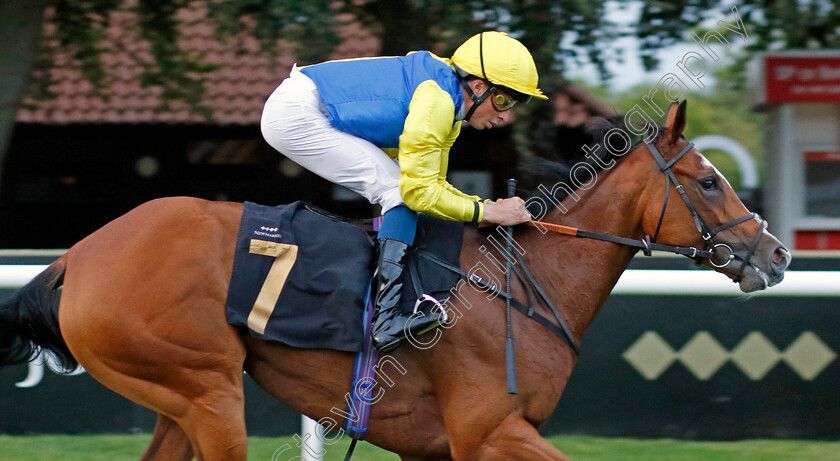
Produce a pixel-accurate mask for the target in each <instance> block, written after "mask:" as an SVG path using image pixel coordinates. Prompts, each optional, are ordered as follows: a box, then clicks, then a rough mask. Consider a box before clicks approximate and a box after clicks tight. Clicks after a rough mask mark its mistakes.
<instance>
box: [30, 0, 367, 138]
mask: <svg viewBox="0 0 840 461" xmlns="http://www.w3.org/2000/svg"><path fill="white" fill-rule="evenodd" d="M130 7H131V0H126V1H125V2H124V3H123V5H122V7H121V8H120V9H119V10H117V11H115V12H113V13H111V14H110V16H109V25H108V27H107V29H106V31H105V40H104V43H103V44H102V46H103V48H104V49H106V50H108V51H107V52H106V53H105V54H104V55H103V56H102V64H103V67H104V69H105V71H106V72H108V73H109V74H110V75H111V78H110V79H109V80H108V82H107V84H106V85H105V88H103V90H102V92H103V93H104V94H106V95H108V96H109V100H108V101H107V102H106V101H104V100H103V99H102V98H100V97H98V96H97V95H96V94H95V93H94V88H93V85H92V84H91V83H90V82H88V81H87V80H86V79H85V78H84V77H83V76H82V73H81V71H80V70H79V69H78V65H74V64H76V63H74V62H73V60H72V59H71V58H70V54H69V52H67V51H66V50H62V49H61V48H60V47H59V45H58V42H57V40H55V39H54V38H53V37H54V35H55V24H53V23H51V22H50V19H51V18H52V16H53V12H52V11H51V10H50V9H48V10H47V13H46V14H47V17H46V19H47V21H46V25H45V27H44V37H45V38H44V39H45V40H47V42H46V43H47V45H48V46H49V47H50V48H51V49H53V50H54V58H53V68H52V69H51V70H50V72H51V73H52V77H53V79H54V82H55V83H54V84H53V85H52V86H51V87H50V90H51V91H52V92H53V93H55V94H56V96H57V97H56V98H55V99H50V100H45V101H36V100H33V99H32V98H26V99H25V100H24V108H22V109H21V110H19V111H18V114H17V119H18V121H20V122H32V123H47V124H66V123H152V122H154V123H160V122H163V123H207V121H206V120H205V119H204V117H203V116H202V115H200V114H198V113H194V112H191V110H190V107H189V105H188V104H187V103H185V102H182V101H173V102H170V103H169V105H168V107H164V106H163V105H162V103H163V100H162V99H161V94H162V92H163V91H162V89H160V88H154V87H152V88H143V87H141V85H140V81H139V80H138V79H137V75H138V74H139V72H140V71H141V65H140V62H143V61H150V60H151V59H152V55H151V53H150V51H149V50H150V45H149V43H148V42H145V41H141V40H137V38H136V37H137V35H136V31H137V27H138V26H137V17H136V15H135V14H134V13H132V12H131V11H130ZM178 18H179V19H180V20H181V21H182V23H181V25H180V31H181V39H180V45H181V47H182V49H184V50H185V51H187V52H189V53H191V54H193V55H195V56H202V57H203V62H206V63H208V64H216V65H219V66H220V67H219V68H218V69H216V70H214V71H212V72H210V73H208V74H205V75H203V77H204V79H205V93H204V98H203V100H202V105H205V106H207V107H210V108H211V110H212V113H213V117H214V119H215V122H214V123H217V124H234V125H254V124H258V123H259V120H260V115H261V114H262V107H263V103H264V102H265V100H266V98H268V96H269V95H270V94H271V92H272V91H273V90H274V88H276V87H277V85H278V84H279V83H280V82H281V81H282V79H283V78H285V77H286V76H288V75H289V71H290V70H291V67H292V64H294V63H295V57H294V56H293V55H292V54H291V53H289V52H283V48H284V47H283V44H282V43H281V44H279V45H278V53H276V54H275V55H274V60H273V62H272V59H271V56H270V55H269V54H268V53H266V52H264V51H262V50H261V49H260V46H259V43H258V42H257V40H256V39H255V38H253V37H251V36H248V35H247V34H240V35H237V36H235V37H231V38H229V39H227V40H226V41H224V42H220V41H218V40H217V39H216V37H215V35H214V34H215V30H214V26H213V24H212V22H211V21H210V20H209V19H208V9H207V4H206V2H205V1H200V0H199V1H194V2H192V3H190V5H189V7H187V8H185V9H182V10H181V11H180V12H179V13H178ZM338 35H339V37H341V38H342V39H343V42H342V44H341V45H340V46H339V47H338V48H337V49H336V50H335V52H334V53H333V55H332V56H331V58H332V59H339V58H345V57H360V56H376V55H377V54H379V50H380V48H381V46H380V43H379V40H378V39H377V38H376V36H374V35H373V34H372V33H371V32H370V31H368V30H366V29H364V28H363V27H361V26H360V25H359V24H357V23H349V24H348V25H346V26H344V27H343V28H342V29H341V30H339V32H338ZM285 48H286V49H288V45H287V46H286V47H285Z"/></svg>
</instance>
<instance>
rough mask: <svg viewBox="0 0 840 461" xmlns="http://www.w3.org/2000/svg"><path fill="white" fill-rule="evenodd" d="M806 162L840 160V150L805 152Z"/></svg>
mask: <svg viewBox="0 0 840 461" xmlns="http://www.w3.org/2000/svg"><path fill="white" fill-rule="evenodd" d="M803 155H804V156H805V161H806V162H840V151H836V150H834V151H829V152H823V151H817V152H814V151H810V152H803Z"/></svg>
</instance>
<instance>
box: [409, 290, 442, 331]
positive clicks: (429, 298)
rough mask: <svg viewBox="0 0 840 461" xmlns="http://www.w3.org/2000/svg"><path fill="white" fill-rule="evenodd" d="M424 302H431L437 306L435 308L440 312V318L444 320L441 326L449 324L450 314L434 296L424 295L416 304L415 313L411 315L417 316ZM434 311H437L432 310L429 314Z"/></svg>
mask: <svg viewBox="0 0 840 461" xmlns="http://www.w3.org/2000/svg"><path fill="white" fill-rule="evenodd" d="M424 302H431V303H432V304H434V305H435V308H436V309H437V310H439V311H440V316H441V318H442V320H441V322H440V323H441V324H444V323H449V313H448V312H447V311H446V308H445V307H443V304H442V303H441V302H440V301H438V300H437V298H435V297H434V296H431V295H429V294H427V293H423V297H421V298H420V299H418V300H417V301H416V302H415V303H414V311H413V312H412V313H411V314H412V315H414V314H416V313H417V311H419V310H420V305H421V304H423V303H424ZM434 311H435V309H432V310H431V311H430V312H429V313H432V312H434Z"/></svg>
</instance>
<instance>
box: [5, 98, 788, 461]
mask: <svg viewBox="0 0 840 461" xmlns="http://www.w3.org/2000/svg"><path fill="white" fill-rule="evenodd" d="M685 123H686V112H685V103H682V104H676V103H674V104H672V105H671V107H670V108H669V112H668V117H667V121H666V124H665V128H662V129H661V130H660V131H659V133H658V135H657V136H656V137H655V138H654V139H652V140H651V141H650V142H648V143H638V144H635V145H632V148H630V146H629V145H628V150H629V152H626V153H623V154H620V155H615V156H614V160H615V164H614V165H611V167H610V168H602V169H601V171H599V172H597V181H594V180H590V181H588V182H586V183H581V185H580V187H579V188H577V189H576V190H575V191H572V192H573V194H570V196H569V197H567V198H565V199H564V200H563V201H562V203H561V204H560V205H561V206H554V207H551V210H550V211H548V210H546V213H545V214H544V216H539V217H538V218H539V219H540V220H541V222H544V223H546V227H547V226H548V225H549V224H552V223H553V224H558V223H560V222H562V223H563V224H564V225H568V226H576V227H577V228H580V229H590V230H596V231H598V232H599V233H603V234H610V235H615V236H620V237H625V238H628V239H632V240H634V241H638V242H642V243H645V242H648V243H645V244H646V245H651V244H653V243H657V242H658V243H661V244H669V245H679V246H680V247H681V248H683V249H686V248H693V249H695V255H696V254H697V250H696V249H697V248H705V249H706V250H709V248H710V247H711V245H715V246H714V247H713V249H712V250H711V251H713V252H715V253H716V254H719V259H721V260H731V261H730V262H731V263H730V264H726V265H725V264H723V263H722V261H717V262H716V261H715V260H714V258H713V259H704V260H702V262H703V264H705V265H709V266H710V267H713V268H715V270H717V271H718V272H721V273H723V274H725V275H726V276H728V277H730V278H732V279H734V280H736V281H737V282H738V283H739V286H740V288H741V290H742V291H744V292H751V291H755V290H760V289H764V288H766V287H768V286H770V285H774V284H776V283H778V282H780V281H781V280H782V278H783V275H784V271H785V269H786V268H787V266H788V264H789V262H790V254H789V252H788V251H787V250H786V249H785V248H784V247H783V246H782V245H781V244H780V243H779V241H778V240H777V239H776V238H775V237H773V236H772V235H771V234H770V233H768V232H767V231H766V230H765V227H764V223H763V221H761V220H760V219H759V218H757V217H755V215H751V214H749V212H748V211H747V209H746V208H745V206H744V205H743V203H741V201H740V200H739V199H738V197H737V195H736V194H735V192H734V191H733V190H732V188H731V187H730V186H729V184H728V183H727V182H726V180H725V179H724V178H723V177H722V176H721V175H720V173H719V172H718V171H717V170H716V169H715V168H714V167H713V166H712V165H711V164H710V163H709V162H708V161H707V160H706V159H705V158H704V157H703V156H702V154H701V153H700V152H698V151H697V150H696V149H694V148H693V147H691V146H690V144H689V143H688V141H687V140H686V139H685V138H684V137H682V131H683V129H684V127H685ZM654 151H655V152H656V154H660V155H661V157H660V158H657V155H656V154H655V153H654ZM599 163H601V164H602V165H601V166H602V167H603V166H604V165H606V164H608V163H609V162H608V161H607V160H605V159H601V160H600V161H599ZM663 173H664V174H663ZM671 175H672V176H673V180H672V178H671ZM557 179H563V178H557ZM566 181H567V182H568V178H566ZM663 182H664V183H665V186H666V187H664V188H663V187H662V186H663ZM677 183H678V184H679V186H677ZM677 194H679V195H680V196H681V197H683V200H679V199H674V200H671V201H668V196H669V195H670V196H674V197H676V195H677ZM683 202H685V204H684V203H683ZM241 213H242V206H241V204H235V203H218V202H209V201H203V200H199V199H192V198H166V199H158V200H154V201H151V202H148V203H146V204H143V205H141V206H139V207H137V208H136V209H134V210H132V211H130V212H129V213H127V214H126V215H124V216H122V217H120V218H118V219H116V220H114V221H112V222H110V223H109V224H107V225H105V226H104V227H102V228H101V229H99V230H98V231H96V232H94V233H93V234H91V235H89V236H88V237H86V238H85V239H83V240H82V241H80V242H78V243H77V244H76V245H74V246H73V247H72V248H70V250H69V251H67V253H66V254H65V255H63V256H62V257H61V258H59V259H58V260H57V261H56V262H54V263H53V264H52V265H50V266H49V267H48V268H47V269H46V270H45V271H44V272H43V273H42V274H41V275H39V276H38V277H36V279H34V280H33V282H31V283H30V284H29V285H27V286H26V287H24V288H23V289H21V290H20V291H19V292H18V293H17V294H16V295H15V296H13V297H12V298H11V300H9V301H7V302H5V303H4V304H3V305H2V306H0V348H2V352H3V354H2V356H0V360H2V362H0V363H10V362H15V361H17V362H22V361H25V360H26V359H27V358H29V357H30V356H31V354H32V352H33V351H37V350H38V349H39V348H44V349H48V350H50V351H52V352H53V353H54V354H56V355H57V356H58V357H59V358H61V359H63V361H64V363H65V365H67V366H73V365H75V363H76V361H77V362H78V363H79V364H81V365H83V366H84V368H85V369H86V370H87V371H88V372H89V373H90V374H91V375H92V376H93V377H94V378H96V379H97V380H99V381H100V382H101V383H103V384H104V385H106V386H107V387H109V388H111V389H113V390H114V391H116V392H118V393H120V394H122V395H124V396H125V397H127V398H129V399H131V400H133V401H135V402H137V403H139V404H141V405H143V406H146V407H148V408H150V409H152V410H154V411H156V412H157V413H158V415H159V416H158V421H157V425H156V428H155V432H154V436H153V438H152V441H151V445H150V446H149V448H148V450H147V452H146V453H145V455H144V456H143V458H142V459H143V460H167V461H172V460H189V459H192V458H193V457H194V456H197V457H198V459H200V460H225V461H232V460H244V459H246V448H247V447H246V443H247V442H246V429H245V415H244V395H243V370H244V371H247V373H248V375H249V376H250V377H251V378H253V379H254V381H256V382H257V383H258V384H259V385H260V386H261V387H262V388H263V389H264V390H265V391H266V392H268V393H269V394H271V395H272V396H274V397H275V398H277V399H278V400H280V401H282V402H284V403H286V404H288V405H289V406H291V407H292V408H294V409H295V410H298V411H300V412H301V413H303V414H305V415H308V416H310V417H311V418H313V419H315V420H319V421H320V422H321V423H322V424H325V425H328V426H331V427H332V429H337V428H338V427H340V426H338V425H340V424H342V423H343V422H344V421H343V419H342V418H341V417H339V416H338V415H337V414H336V412H335V411H332V412H331V410H333V409H335V408H347V407H346V401H345V394H346V393H347V392H348V391H349V390H350V383H351V377H352V376H351V375H352V369H353V361H354V355H353V354H351V353H346V352H337V351H328V350H303V349H295V348H292V347H289V346H286V345H284V344H282V343H279V342H269V341H264V340H260V339H256V338H254V337H252V336H249V335H248V334H247V333H246V332H243V331H240V330H237V329H235V328H233V327H231V326H230V325H228V324H227V322H226V318H225V312H224V306H225V300H226V294H227V287H228V282H229V279H230V276H231V270H232V264H233V256H234V253H233V251H234V250H233V249H234V244H235V239H236V236H237V231H238V225H239V220H240V216H241ZM698 219H699V220H700V221H702V223H703V225H702V226H701V225H700V224H699V223H698ZM535 224H538V223H535ZM708 226H717V227H716V228H715V229H711V230H712V231H713V232H708V231H709V230H710V229H709V227H708ZM698 229H699V230H700V232H698ZM711 234H716V235H711ZM650 235H654V237H655V238H654V239H650V238H649V237H647V238H646V236H650ZM704 237H706V238H705V239H704ZM515 241H516V242H517V243H518V245H520V246H521V247H522V248H523V249H524V250H525V254H524V255H523V261H524V262H525V263H526V264H527V267H528V268H529V270H530V272H531V273H532V274H533V276H534V278H535V279H536V280H537V281H538V282H539V283H540V285H541V286H542V287H544V290H545V292H546V294H547V296H548V298H549V299H550V300H551V302H552V303H553V304H554V306H555V307H556V308H557V310H558V311H559V313H560V316H561V317H562V319H564V320H565V322H566V323H567V325H568V329H569V330H570V332H571V334H572V335H573V336H574V339H575V340H577V341H579V340H580V339H581V338H582V336H583V334H584V332H585V331H586V329H587V327H588V326H589V325H590V324H591V323H592V321H593V320H594V318H595V316H596V315H597V314H598V312H599V310H600V308H601V306H602V305H603V303H604V302H605V300H606V299H607V297H608V296H609V294H610V291H611V289H612V287H613V286H614V285H615V284H616V282H617V281H618V278H619V276H620V275H621V273H622V272H623V271H624V270H625V269H626V267H627V266H628V264H629V263H630V260H631V258H632V257H633V256H634V254H635V253H636V252H637V251H638V248H636V247H632V246H628V245H624V244H620V243H613V242H609V241H601V240H596V239H589V238H576V237H573V236H569V235H564V234H558V233H553V232H548V231H547V230H546V229H545V228H540V227H539V226H535V227H528V226H519V227H517V228H516V234H515ZM489 246H490V245H487V235H486V232H485V233H482V231H481V230H477V229H475V228H473V227H471V226H466V227H465V229H464V241H463V249H462V253H461V261H460V263H461V266H462V267H465V268H469V267H474V266H476V265H477V264H478V263H479V262H482V261H484V262H487V260H486V258H487V255H486V254H485V252H486V251H487V250H486V248H487V247H489ZM724 246H725V247H724ZM701 251H702V250H701ZM727 252H731V258H729V257H728V256H729V255H728V254H726V253H727ZM689 256H692V255H690V254H689ZM716 257H718V256H716ZM499 258H500V257H499V256H498V255H497V259H499ZM718 266H721V267H718ZM484 267H485V268H486V269H487V272H488V273H492V274H493V275H494V277H496V278H502V279H503V275H502V274H501V273H500V269H499V268H498V267H497V265H494V264H490V263H487V264H484ZM59 287H61V288H60V289H59ZM511 293H512V295H513V296H514V297H516V298H518V299H525V298H527V296H528V290H527V288H526V287H525V286H524V284H523V283H522V282H519V281H517V280H514V281H513V285H512V288H511ZM59 295H60V296H59ZM453 298H455V299H453V302H452V303H451V308H452V309H453V311H457V312H458V315H457V320H456V321H455V323H454V324H452V325H450V327H449V328H447V329H438V330H436V331H435V332H429V333H427V334H426V335H423V336H421V337H420V339H422V340H423V341H424V344H428V343H430V342H431V338H436V342H435V344H434V345H433V347H414V346H412V345H411V344H408V345H405V346H403V347H401V348H400V349H397V350H396V351H395V352H393V353H392V354H391V355H390V356H386V358H387V359H388V360H389V362H385V363H384V364H383V362H380V364H381V365H382V369H380V370H379V371H382V372H383V374H382V375H380V378H381V379H379V380H378V389H377V390H376V391H374V394H375V395H376V397H377V402H376V404H375V405H373V407H372V410H371V416H370V426H369V431H368V435H367V440H368V441H369V442H371V443H373V444H375V445H378V446H380V447H383V448H385V449H387V450H390V451H393V452H395V453H397V454H398V455H399V456H400V457H401V459H403V460H450V459H451V460H474V459H478V460H509V459H518V460H565V459H568V458H567V457H566V456H565V455H564V454H563V453H562V452H561V451H559V450H558V449H557V448H555V447H554V446H552V445H551V444H550V443H548V442H547V441H546V440H544V439H543V438H542V437H541V436H540V435H539V434H538V432H537V429H536V428H537V427H538V426H539V425H540V424H542V423H543V422H545V421H546V420H547V419H548V418H549V416H550V415H551V413H552V411H553V410H554V408H555V406H556V405H557V403H558V400H559V398H560V396H561V394H562V392H563V389H564V387H565V386H566V383H567V380H568V379H569V376H570V374H571V372H572V369H573V368H574V365H575V361H576V357H577V356H576V353H575V351H574V350H573V348H572V346H571V345H570V342H568V341H565V340H563V339H562V338H560V337H558V336H556V335H555V334H553V333H552V332H550V331H549V329H548V328H546V327H545V326H544V325H540V324H538V323H536V322H533V321H531V320H529V319H528V318H527V317H525V316H523V315H519V314H518V313H514V314H513V318H512V322H513V326H514V332H515V337H516V338H517V342H516V349H515V358H516V363H517V370H516V371H517V377H518V394H516V395H511V394H508V393H507V392H506V386H505V379H506V373H505V358H504V357H505V347H504V345H503V343H504V337H505V329H506V319H505V311H504V306H505V302H504V300H503V299H502V297H498V296H497V297H494V298H492V299H488V298H489V297H488V294H487V293H486V292H484V291H480V290H478V289H476V288H475V287H472V286H471V285H469V284H467V285H466V286H461V289H460V290H459V292H458V296H457V297H455V296H453ZM59 299H60V304H58V303H59ZM56 306H58V307H57V315H56V313H55V309H56ZM536 311H537V312H541V313H543V314H545V315H549V311H548V308H547V307H546V305H545V304H544V303H538V307H537V308H536ZM433 335H434V336H433ZM333 423H334V424H333ZM331 434H334V432H333V433H331ZM330 437H336V436H334V435H330Z"/></svg>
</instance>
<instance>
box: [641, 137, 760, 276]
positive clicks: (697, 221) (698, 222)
mask: <svg viewBox="0 0 840 461" xmlns="http://www.w3.org/2000/svg"><path fill="white" fill-rule="evenodd" d="M645 146H646V147H647V148H648V151H650V154H651V155H653V158H654V160H656V163H657V164H658V165H659V171H661V172H662V173H664V174H665V177H666V178H667V181H666V182H665V201H664V203H663V204H662V213H661V214H660V215H659V223H658V224H657V225H656V232H654V234H653V240H652V241H653V242H656V238H657V237H658V236H659V230H660V228H661V227H662V221H663V220H664V219H665V210H666V209H667V208H668V198H669V197H670V193H671V184H673V185H674V187H675V188H676V189H677V192H679V194H680V197H682V199H683V202H684V203H685V206H686V207H687V208H688V212H689V213H690V214H691V218H692V219H694V225H695V226H696V227H697V231H698V232H700V235H701V236H702V237H703V241H704V242H705V245H704V250H706V251H709V252H710V253H711V257H708V260H709V264H711V265H712V266H715V267H717V268H722V267H726V266H728V265H729V263H730V262H732V261H733V260H734V259H735V254H734V253H733V251H732V248H731V247H730V246H729V245H727V244H725V243H714V240H713V239H714V237H715V236H716V235H717V234H719V233H721V232H723V231H725V230H727V229H729V228H732V227H735V226H737V225H738V224H741V223H743V222H747V221H749V220H751V219H756V220H758V221H759V223H760V225H759V228H758V232H757V233H756V235H755V238H754V239H753V242H752V244H751V245H750V246H749V248H748V249H747V254H746V255H745V256H744V259H743V261H742V262H741V267H740V268H739V269H738V273H737V274H736V275H735V277H734V279H733V280H735V282H740V281H741V277H742V276H743V273H744V269H746V267H747V266H748V265H749V263H750V259H751V258H752V256H753V254H755V250H756V248H758V242H759V240H761V234H762V233H763V232H764V229H765V228H766V227H767V221H765V220H764V219H763V218H761V216H759V215H758V213H750V214H748V215H746V216H743V217H741V218H738V219H734V220H732V221H729V222H728V223H725V224H723V225H720V226H718V227H716V228H714V229H712V228H710V227H709V225H708V224H706V221H704V220H703V217H702V216H700V213H698V212H697V208H696V207H695V206H694V204H692V203H691V199H689V198H688V195H687V194H686V193H685V188H684V187H683V186H682V185H681V184H680V182H679V181H678V180H677V177H676V175H675V174H674V172H673V171H672V170H671V167H672V166H674V164H675V163H677V162H678V161H679V160H680V159H681V158H682V157H683V156H684V155H685V154H686V153H688V152H689V151H690V150H691V149H693V148H694V143H688V145H687V146H685V148H684V149H683V150H681V151H680V153H679V154H677V155H675V156H674V158H672V159H671V160H670V161H668V162H666V161H665V159H664V158H663V157H662V154H661V153H659V150H658V149H657V148H656V146H655V145H653V143H650V142H646V143H645ZM718 249H723V250H726V257H725V258H723V259H724V262H723V263H722V264H718V263H717V262H715V257H714V253H715V252H716V251H717V250H718Z"/></svg>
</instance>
